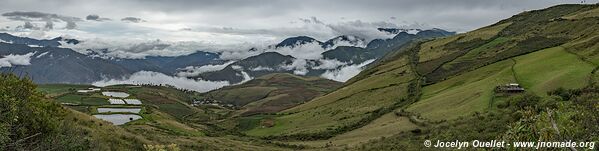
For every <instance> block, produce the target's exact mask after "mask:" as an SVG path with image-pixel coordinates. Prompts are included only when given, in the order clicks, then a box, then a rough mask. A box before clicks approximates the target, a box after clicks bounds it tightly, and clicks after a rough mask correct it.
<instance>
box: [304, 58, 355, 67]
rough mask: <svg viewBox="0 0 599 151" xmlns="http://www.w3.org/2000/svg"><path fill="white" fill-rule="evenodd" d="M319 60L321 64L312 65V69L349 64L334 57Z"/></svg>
mask: <svg viewBox="0 0 599 151" xmlns="http://www.w3.org/2000/svg"><path fill="white" fill-rule="evenodd" d="M318 61H319V62H320V65H318V66H315V67H312V69H336V68H337V67H339V66H343V65H346V64H347V63H345V62H341V61H339V60H337V59H332V60H328V59H320V60H318Z"/></svg>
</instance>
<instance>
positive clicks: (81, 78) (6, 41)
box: [0, 30, 451, 83]
mask: <svg viewBox="0 0 599 151" xmlns="http://www.w3.org/2000/svg"><path fill="white" fill-rule="evenodd" d="M448 34H451V32H447V31H444V30H422V31H420V32H419V33H418V34H408V33H406V32H400V33H399V34H397V35H396V36H395V37H394V38H392V39H375V40H372V41H370V42H368V43H366V42H365V40H364V38H361V37H357V36H352V35H341V36H337V37H334V38H331V39H329V40H327V41H325V42H321V41H318V40H316V39H314V38H312V37H308V36H296V37H290V38H287V39H285V40H282V41H281V42H280V43H277V44H275V45H271V48H273V47H274V48H275V49H278V48H284V47H288V48H292V49H293V48H295V47H298V46H302V45H306V44H311V43H315V44H318V45H320V47H321V48H322V49H325V50H327V51H326V52H324V53H322V56H323V59H327V60H337V61H340V62H342V63H344V64H346V65H354V64H359V63H362V62H364V61H367V60H371V59H377V58H380V57H381V56H382V55H384V54H386V53H387V52H388V51H390V50H391V49H393V48H395V47H398V46H401V45H403V44H404V43H406V42H407V41H410V40H413V39H414V38H430V37H440V36H446V35H448ZM82 42H85V41H79V40H77V39H68V38H63V37H57V38H53V39H42V40H38V39H33V38H27V37H19V36H14V35H10V34H7V33H0V44H2V45H0V49H1V51H0V57H3V56H6V55H11V54H19V55H24V54H27V53H34V54H33V56H32V57H31V58H30V59H31V60H30V62H31V65H19V66H16V67H13V68H14V69H15V70H14V71H13V72H25V73H28V74H30V75H32V76H35V77H38V78H34V81H35V82H36V83H92V82H95V81H99V80H105V79H121V78H124V77H127V76H129V75H131V74H133V73H135V72H139V71H154V72H160V73H163V74H166V75H177V73H178V72H180V69H184V68H186V67H200V66H205V65H218V64H224V63H225V62H229V61H231V60H223V59H221V58H220V55H221V54H220V53H213V52H205V51H196V52H194V53H192V54H189V55H183V56H173V57H170V56H146V57H145V58H143V59H131V58H105V57H102V56H103V55H104V54H105V53H107V52H108V50H93V51H92V50H90V51H89V52H90V53H88V54H81V53H79V52H76V51H74V50H72V49H68V48H61V45H62V44H64V43H67V44H72V45H77V44H80V43H82ZM340 43H342V44H343V45H339V46H337V45H338V44H340ZM345 45H350V46H345ZM355 46H363V47H365V48H362V47H355ZM17 48H18V49H17ZM249 51H265V50H257V49H255V48H254V49H250V50H249ZM42 54H43V55H42ZM294 61H297V58H294V57H293V56H286V55H282V54H279V53H277V52H268V51H265V52H262V53H261V54H259V55H256V56H252V57H248V58H245V59H242V60H237V61H235V62H234V63H232V64H230V65H228V66H226V67H225V68H224V69H222V70H220V71H213V72H206V73H201V74H200V75H198V76H195V77H192V78H196V79H203V80H210V81H229V82H230V83H238V82H241V81H244V80H247V78H248V76H249V77H250V78H251V77H259V76H262V75H266V74H270V73H295V74H298V73H297V72H298V71H300V70H301V71H300V72H302V73H301V74H302V75H307V76H320V75H321V74H323V73H324V72H326V71H327V69H321V68H318V69H315V68H312V67H316V66H320V65H323V62H320V61H319V60H306V61H305V62H294ZM294 63H305V64H306V66H309V67H308V68H307V69H297V68H298V67H300V66H301V65H300V64H294ZM48 66H49V67H48ZM300 68H301V67H300ZM65 73H68V75H65V76H61V75H62V74H65ZM42 75H43V76H42Z"/></svg>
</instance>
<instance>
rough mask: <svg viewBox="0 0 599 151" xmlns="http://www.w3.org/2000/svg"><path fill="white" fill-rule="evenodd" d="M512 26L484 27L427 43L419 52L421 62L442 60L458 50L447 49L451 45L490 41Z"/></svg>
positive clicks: (506, 24)
mask: <svg viewBox="0 0 599 151" xmlns="http://www.w3.org/2000/svg"><path fill="white" fill-rule="evenodd" d="M510 24H511V23H510V22H508V23H503V24H499V25H495V26H488V27H483V28H480V29H477V30H474V31H470V32H467V33H463V34H458V35H453V36H450V37H445V38H442V39H437V40H433V41H429V42H425V43H423V44H422V45H421V47H420V51H419V52H418V56H420V59H419V60H420V62H426V61H431V60H434V59H437V58H441V57H443V56H445V55H447V54H450V53H453V52H454V51H456V50H448V49H446V48H445V47H446V46H448V44H450V43H465V42H469V41H474V40H487V39H490V38H492V37H494V36H495V35H497V34H498V33H499V32H500V31H501V30H503V29H504V28H505V27H507V26H509V25H510ZM458 51H459V50H458Z"/></svg>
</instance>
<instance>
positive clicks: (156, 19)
mask: <svg viewBox="0 0 599 151" xmlns="http://www.w3.org/2000/svg"><path fill="white" fill-rule="evenodd" d="M580 2H581V1H580V0H573V1H569V0H495V1H490V0H97V1H94V2H90V1H81V0H0V4H1V6H0V13H2V16H0V27H1V28H0V30H3V31H0V32H9V33H13V34H18V35H21V36H29V37H34V38H51V37H55V36H61V35H62V36H71V37H74V38H79V39H95V40H98V41H102V40H104V41H106V40H107V39H109V40H119V41H121V42H122V43H126V42H123V41H127V42H136V43H141V42H144V41H156V40H157V39H160V40H161V41H169V42H181V41H188V42H189V41H191V42H194V43H197V44H196V45H194V46H197V45H201V46H203V47H205V48H206V49H209V48H211V47H222V46H223V45H227V46H229V47H235V46H237V45H239V44H248V43H249V44H252V45H256V44H267V43H272V42H277V41H280V40H282V39H284V38H286V37H290V36H298V35H307V36H312V37H314V38H316V39H318V40H327V39H328V38H332V37H335V36H338V35H343V34H354V35H359V36H364V37H365V38H367V39H371V38H379V37H380V36H381V35H377V33H374V32H373V31H375V30H376V29H375V28H376V27H403V28H425V29H426V28H442V29H446V30H450V31H458V32H466V31H469V30H473V29H476V28H479V27H482V26H485V25H489V24H492V23H495V22H497V21H499V20H501V19H504V18H508V17H510V16H512V15H514V14H517V13H520V12H522V11H525V10H533V9H541V8H545V7H549V6H552V5H556V4H562V3H580ZM597 2H598V0H587V3H597ZM105 43H112V42H105Z"/></svg>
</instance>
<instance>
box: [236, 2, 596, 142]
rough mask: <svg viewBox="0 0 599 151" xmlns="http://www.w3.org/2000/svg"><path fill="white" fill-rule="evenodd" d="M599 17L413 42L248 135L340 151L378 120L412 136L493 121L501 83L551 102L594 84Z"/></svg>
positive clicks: (583, 8) (583, 9)
mask: <svg viewBox="0 0 599 151" xmlns="http://www.w3.org/2000/svg"><path fill="white" fill-rule="evenodd" d="M598 9H599V6H598V5H559V6H554V7H550V8H547V9H543V10H535V11H527V12H523V13H521V14H518V15H515V16H513V17H512V18H509V19H506V20H502V21H500V22H498V23H496V24H493V25H490V26H487V27H483V28H480V29H477V30H474V31H471V32H467V33H462V34H458V35H454V36H450V37H445V38H437V39H434V40H429V41H420V42H415V43H413V44H412V45H408V46H405V47H403V48H401V49H400V50H396V51H395V52H393V53H391V54H389V55H387V56H385V57H384V58H383V59H381V60H379V61H377V62H376V64H375V65H371V66H370V68H368V69H366V70H364V71H363V72H361V73H360V74H359V75H358V76H356V77H354V78H353V79H351V80H349V81H348V82H347V83H345V86H343V87H342V88H340V89H338V90H336V91H334V92H331V93H329V94H327V95H325V96H322V97H319V98H316V99H314V100H312V101H310V102H308V103H305V104H302V105H300V106H297V107H294V108H291V109H288V110H285V111H283V112H281V113H280V114H277V115H275V116H269V117H259V118H258V119H262V120H270V121H272V122H273V123H274V125H272V126H267V127H265V126H256V127H253V128H252V129H248V130H246V131H245V134H247V135H250V136H257V137H262V138H266V139H273V140H283V141H284V142H285V141H288V142H289V143H291V144H298V143H299V144H304V145H308V146H316V147H323V146H330V145H334V146H339V147H343V146H347V145H350V146H351V145H354V144H355V143H354V142H351V141H340V139H339V138H340V137H342V136H344V135H350V134H353V133H364V134H368V133H376V130H377V129H378V128H377V126H374V127H373V125H376V123H379V122H381V120H379V119H388V120H387V122H391V121H392V120H395V119H393V118H388V117H387V115H389V114H392V113H394V111H395V112H398V113H401V114H402V115H404V116H407V117H409V118H410V119H411V120H409V121H408V122H406V123H404V124H402V125H410V124H417V125H420V126H417V127H418V129H423V128H427V127H428V126H422V125H428V124H431V123H432V124H433V125H443V123H445V122H448V121H454V120H460V119H463V118H465V117H469V116H471V115H473V114H481V113H485V114H486V113H487V112H495V111H496V110H500V109H497V106H498V105H499V106H501V105H504V104H505V103H506V101H508V102H509V100H511V99H513V97H515V96H518V95H503V94H496V93H495V91H494V89H495V87H496V86H499V85H504V84H507V83H519V84H521V86H522V87H523V88H524V89H525V91H526V93H527V94H531V95H536V96H540V97H541V100H543V101H545V100H552V99H554V97H553V96H549V95H548V92H550V91H553V90H556V89H558V88H565V89H580V88H584V87H587V86H589V85H590V84H593V83H594V79H596V78H594V77H596V74H594V73H595V72H594V71H595V69H596V68H597V64H596V62H597V57H596V56H597V55H595V54H597V52H598V51H597V50H598V49H597V43H596V42H597V40H598V37H597V35H599V28H597V27H599V26H596V25H597V24H599V19H598V17H597V12H598V11H597V10H598ZM439 122H441V124H439ZM427 123H428V124H427ZM434 123H437V124H434ZM366 127H369V129H367V130H366V132H363V131H365V130H364V128H366ZM378 127H382V126H378ZM415 129H417V128H414V127H413V128H409V129H405V130H395V131H391V130H390V131H388V133H393V134H400V133H402V132H408V131H411V130H415ZM381 136H384V135H381ZM368 137H369V136H368V135H364V138H363V139H365V140H367V139H368ZM354 139H355V138H354ZM406 141H407V140H406ZM319 142H320V143H319ZM322 142H326V143H322ZM349 142H351V143H349ZM420 143H421V142H420ZM323 144H324V145H323Z"/></svg>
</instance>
